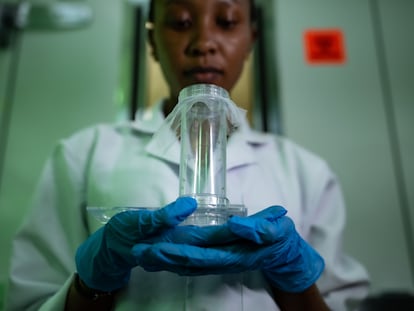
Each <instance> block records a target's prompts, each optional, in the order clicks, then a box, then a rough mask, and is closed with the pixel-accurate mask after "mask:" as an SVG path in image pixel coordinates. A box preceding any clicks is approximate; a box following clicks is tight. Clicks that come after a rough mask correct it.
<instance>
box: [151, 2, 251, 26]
mask: <svg viewBox="0 0 414 311" xmlns="http://www.w3.org/2000/svg"><path fill="white" fill-rule="evenodd" d="M154 2H155V0H150V6H149V12H148V21H149V22H154ZM249 2H250V19H251V22H252V23H255V22H256V11H257V10H256V4H255V0H250V1H249Z"/></svg>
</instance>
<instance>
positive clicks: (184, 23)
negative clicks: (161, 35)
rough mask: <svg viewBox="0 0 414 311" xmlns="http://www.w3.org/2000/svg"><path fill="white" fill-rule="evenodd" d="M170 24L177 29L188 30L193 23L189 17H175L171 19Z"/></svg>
mask: <svg viewBox="0 0 414 311" xmlns="http://www.w3.org/2000/svg"><path fill="white" fill-rule="evenodd" d="M168 24H169V25H170V27H172V28H173V29H175V30H186V29H188V28H190V27H191V25H192V23H191V20H189V19H175V20H171V21H170V22H169V23H168Z"/></svg>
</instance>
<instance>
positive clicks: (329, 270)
mask: <svg viewBox="0 0 414 311" xmlns="http://www.w3.org/2000/svg"><path fill="white" fill-rule="evenodd" d="M163 120H164V117H163V115H162V113H161V109H160V107H159V105H158V106H157V105H156V106H155V108H153V109H152V110H150V111H147V112H146V113H143V114H138V119H137V121H135V122H133V123H132V124H124V125H99V126H94V127H91V128H88V129H85V130H82V131H80V132H79V133H77V134H75V135H73V136H72V137H70V138H68V139H65V140H63V141H61V142H60V143H59V144H58V146H57V147H56V149H55V150H54V152H53V154H52V155H51V157H50V159H49V160H48V162H47V165H46V167H45V170H44V172H43V175H42V178H41V181H40V183H39V187H38V189H37V192H36V195H35V198H34V200H33V208H32V209H31V212H30V214H29V215H28V218H27V221H26V222H25V223H24V225H23V227H22V228H21V230H20V231H19V233H18V235H17V236H16V238H15V240H14V249H13V258H12V267H11V274H10V288H9V295H8V299H7V300H8V308H7V310H39V309H40V310H63V306H64V301H65V297H66V293H67V289H68V287H69V284H70V282H71V280H72V277H73V273H74V272H75V271H76V268H75V263H74V254H75V252H76V249H77V247H78V246H79V245H80V244H81V243H82V242H83V241H84V240H85V239H86V237H87V236H88V234H90V232H93V231H94V230H96V229H97V228H98V227H99V226H100V224H99V222H98V221H97V220H96V219H95V218H94V217H92V216H91V215H90V214H88V213H87V212H85V208H86V206H102V207H103V206H108V207H111V206H141V207H142V206H144V207H145V206H147V207H161V206H164V205H165V204H167V203H169V202H171V201H173V200H175V199H176V198H177V196H178V186H179V185H178V183H179V180H178V164H179V146H178V143H176V144H172V145H171V148H169V150H168V152H164V151H162V152H161V149H160V147H161V146H163V145H164V146H165V143H166V138H163V137H159V138H158V139H160V140H159V141H158V142H154V139H153V133H154V132H155V131H156V130H157V129H158V128H159V126H160V125H161V123H162V122H163ZM242 129H243V130H241V131H240V132H237V133H235V134H234V135H233V136H232V137H231V138H230V140H229V143H228V153H227V197H228V199H229V200H230V203H231V204H244V205H245V206H246V207H247V208H248V213H249V214H253V213H255V212H257V211H259V210H261V209H264V208H266V207H268V206H270V205H282V206H284V207H285V208H286V209H287V210H288V216H290V217H291V218H292V219H293V220H294V222H295V224H296V228H297V230H298V232H299V233H300V234H301V235H302V237H303V238H304V239H306V240H307V241H309V242H310V243H311V244H312V245H313V246H314V247H315V248H316V249H317V250H318V251H319V252H320V254H321V255H322V256H323V257H324V259H325V264H326V269H325V271H324V273H323V275H322V277H321V278H320V280H319V281H318V286H319V288H320V290H321V292H322V293H323V295H324V297H325V299H326V301H327V302H328V304H329V305H330V306H331V308H332V310H338V311H339V310H345V306H344V299H345V298H359V297H363V296H364V295H365V294H366V293H367V284H368V283H367V282H368V277H367V274H366V271H365V270H364V268H363V267H361V265H359V264H358V263H357V262H356V261H354V260H353V259H351V258H349V257H347V256H345V255H344V254H343V253H342V249H341V235H342V231H343V229H344V224H345V209H344V203H343V198H342V194H341V191H340V187H339V185H338V183H337V180H336V178H335V176H334V175H333V174H332V172H331V171H330V169H329V167H328V166H327V164H326V163H325V162H324V161H323V160H321V159H320V158H318V157H317V156H315V155H313V154H311V153H310V152H308V151H306V150H304V149H302V148H301V147H299V146H297V145H295V144H294V143H292V142H291V141H289V140H288V139H286V138H282V137H277V136H275V135H270V134H263V133H258V132H255V131H252V130H251V129H250V128H249V127H248V125H247V122H245V123H244V125H243V127H242ZM169 139H171V138H169ZM160 142H161V144H160ZM138 309H139V310H151V311H158V310H166V311H167V310H168V311H171V310H196V311H199V310H214V311H220V310H254V311H257V310H278V308H277V306H276V305H275V303H274V301H273V300H272V298H271V294H270V291H269V287H268V284H267V283H266V281H265V280H264V279H263V277H262V275H261V273H260V272H259V271H256V272H248V273H243V274H231V275H219V276H200V277H190V278H186V277H181V276H177V275H175V274H173V273H169V272H159V273H148V272H145V271H143V270H142V269H141V268H139V267H137V268H135V269H134V270H133V273H132V277H131V281H130V283H129V286H128V288H127V289H126V291H125V294H123V296H122V297H120V299H119V303H118V304H117V307H116V310H138Z"/></svg>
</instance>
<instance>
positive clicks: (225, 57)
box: [150, 0, 255, 100]
mask: <svg viewBox="0 0 414 311" xmlns="http://www.w3.org/2000/svg"><path fill="white" fill-rule="evenodd" d="M153 1H155V3H154V25H153V26H154V28H153V30H152V31H151V32H150V42H151V45H152V48H153V54H154V57H155V59H156V60H157V61H158V62H159V64H160V66H161V69H162V71H163V73H164V76H165V78H166V80H167V83H168V85H169V87H170V92H171V94H170V96H171V100H176V98H177V97H178V94H179V92H180V90H181V89H182V88H184V87H186V86H188V85H191V84H195V83H211V84H216V85H219V86H221V87H223V88H225V89H226V90H228V91H230V90H231V89H232V88H233V86H234V85H235V83H236V82H237V80H238V78H239V76H240V74H241V71H242V69H243V64H244V62H245V60H246V58H247V56H248V55H249V52H250V50H251V48H252V45H253V43H254V39H255V31H254V28H253V26H252V23H251V19H250V9H251V8H250V2H249V0H153Z"/></svg>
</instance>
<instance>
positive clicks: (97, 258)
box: [75, 197, 197, 291]
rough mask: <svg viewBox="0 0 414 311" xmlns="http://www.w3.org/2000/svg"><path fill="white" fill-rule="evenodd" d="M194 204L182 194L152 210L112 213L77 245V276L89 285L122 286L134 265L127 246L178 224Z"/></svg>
mask: <svg viewBox="0 0 414 311" xmlns="http://www.w3.org/2000/svg"><path fill="white" fill-rule="evenodd" d="M196 207H197V202H196V201H195V200H194V199H192V198H187V197H185V198H184V197H183V198H179V199H177V200H176V201H175V202H173V203H171V204H168V205H167V206H165V207H164V208H161V209H159V210H156V211H149V210H141V211H126V212H122V213H119V214H117V215H115V216H113V217H112V218H111V219H110V220H109V222H108V223H107V224H106V225H105V226H103V227H101V228H100V229H99V230H97V231H96V232H95V233H93V234H92V235H91V236H90V237H89V238H88V239H87V240H86V241H85V242H83V243H82V244H81V245H80V246H79V248H78V250H77V252H76V258H75V259H76V267H77V270H78V274H79V277H80V278H81V280H82V281H83V282H84V283H85V284H86V285H87V286H88V287H90V288H93V289H97V290H101V291H114V290H116V289H119V288H122V287H123V286H125V285H126V284H127V283H128V281H129V278H130V274H131V269H132V268H133V267H135V266H136V265H137V263H136V260H135V258H134V257H133V255H132V253H131V248H132V247H133V246H134V245H135V244H137V243H139V241H140V240H143V239H147V238H150V237H152V236H156V235H158V234H161V233H162V232H163V231H165V230H168V229H170V228H172V227H174V226H176V225H178V224H179V223H180V222H182V221H183V220H184V219H185V218H186V217H187V216H189V215H190V214H191V213H192V212H194V210H195V209H196Z"/></svg>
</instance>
